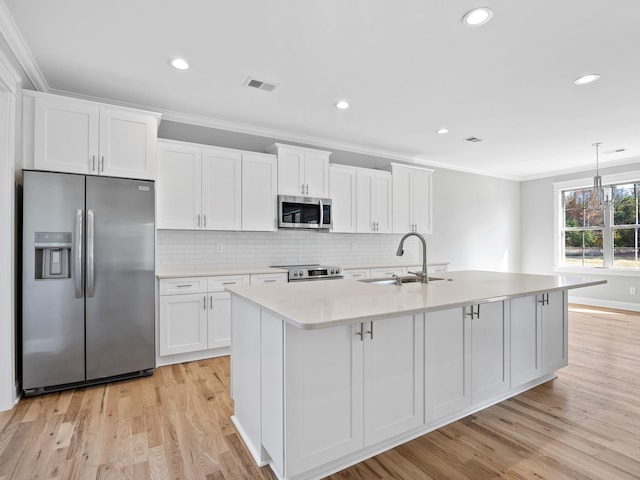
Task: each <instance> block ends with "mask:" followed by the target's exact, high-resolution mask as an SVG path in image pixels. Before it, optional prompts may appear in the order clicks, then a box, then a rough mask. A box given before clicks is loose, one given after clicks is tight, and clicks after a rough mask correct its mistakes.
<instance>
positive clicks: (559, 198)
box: [552, 171, 640, 276]
mask: <svg viewBox="0 0 640 480" xmlns="http://www.w3.org/2000/svg"><path fill="white" fill-rule="evenodd" d="M625 183H640V171H632V172H625V173H619V174H613V175H603V176H602V185H603V186H604V187H605V189H607V188H609V187H611V186H615V185H622V184H625ZM552 185H553V189H554V259H553V264H554V271H556V272H567V273H597V274H610V275H620V276H640V265H639V266H637V267H636V268H621V267H614V266H613V260H614V258H613V231H614V229H615V225H613V215H614V214H613V209H612V208H610V209H608V211H605V212H604V227H603V230H602V232H603V235H602V248H603V257H604V266H602V267H594V266H585V265H582V266H577V265H571V266H567V265H565V264H564V248H565V237H564V232H565V225H564V223H565V212H564V192H566V191H568V190H580V189H589V188H593V177H589V178H580V179H575V180H568V181H563V182H554V183H553V184H552ZM609 198H611V196H610V195H609Z"/></svg>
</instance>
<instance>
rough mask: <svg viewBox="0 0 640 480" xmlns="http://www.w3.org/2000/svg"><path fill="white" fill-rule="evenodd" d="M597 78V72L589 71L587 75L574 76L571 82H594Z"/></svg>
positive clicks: (584, 83) (598, 75)
mask: <svg viewBox="0 0 640 480" xmlns="http://www.w3.org/2000/svg"><path fill="white" fill-rule="evenodd" d="M599 78H600V74H599V73H589V74H587V75H583V76H581V77H578V78H576V79H575V80H574V82H573V83H575V84H576V85H586V84H587V83H592V82H595V81H596V80H598V79H599Z"/></svg>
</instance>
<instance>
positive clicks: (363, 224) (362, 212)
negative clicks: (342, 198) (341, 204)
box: [356, 170, 376, 233]
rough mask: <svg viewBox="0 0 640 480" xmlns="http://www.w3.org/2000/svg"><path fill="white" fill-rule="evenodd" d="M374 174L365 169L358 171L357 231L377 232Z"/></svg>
mask: <svg viewBox="0 0 640 480" xmlns="http://www.w3.org/2000/svg"><path fill="white" fill-rule="evenodd" d="M372 194H373V191H372V175H371V173H369V172H367V171H365V170H358V171H357V173H356V212H357V213H356V231H357V232H359V233H373V232H375V228H376V225H375V219H374V217H373V206H372V200H373V199H372V198H371V197H372Z"/></svg>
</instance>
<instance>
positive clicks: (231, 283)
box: [222, 282, 238, 285]
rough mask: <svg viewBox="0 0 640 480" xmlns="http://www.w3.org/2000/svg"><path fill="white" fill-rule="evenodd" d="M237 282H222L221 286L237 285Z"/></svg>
mask: <svg viewBox="0 0 640 480" xmlns="http://www.w3.org/2000/svg"><path fill="white" fill-rule="evenodd" d="M237 284H238V282H222V285H237Z"/></svg>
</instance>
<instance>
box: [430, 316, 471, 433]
mask: <svg viewBox="0 0 640 480" xmlns="http://www.w3.org/2000/svg"><path fill="white" fill-rule="evenodd" d="M464 313H465V312H464V309H462V308H454V309H450V310H441V311H438V312H429V313H427V314H426V318H425V335H424V336H425V355H424V358H425V423H427V424H428V423H430V422H432V421H435V420H438V419H440V418H445V417H448V416H451V415H453V414H455V413H456V412H459V411H462V410H464V409H465V408H467V407H468V406H469V405H471V375H470V374H469V372H471V341H470V339H471V330H470V329H471V319H470V318H469V317H467V316H466V315H465V314H464Z"/></svg>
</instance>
